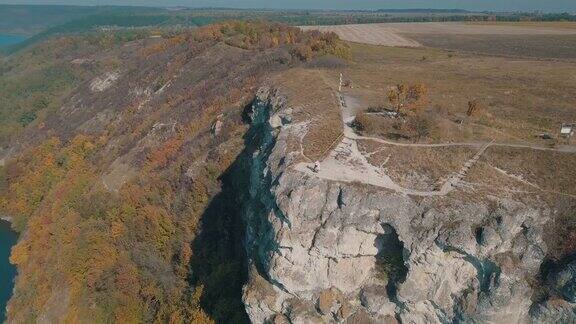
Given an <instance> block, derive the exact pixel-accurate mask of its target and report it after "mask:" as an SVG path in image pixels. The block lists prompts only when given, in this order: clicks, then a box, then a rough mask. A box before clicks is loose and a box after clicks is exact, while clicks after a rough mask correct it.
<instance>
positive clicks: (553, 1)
mask: <svg viewBox="0 0 576 324" xmlns="http://www.w3.org/2000/svg"><path fill="white" fill-rule="evenodd" d="M98 3H99V4H101V5H137V6H154V7H159V6H167V7H168V6H170V7H171V6H186V7H228V8H271V9H340V10H342V9H381V8H383V9H398V8H433V9H441V8H450V9H467V10H481V11H484V10H490V11H532V10H542V11H547V12H559V11H568V12H576V0H0V4H69V5H96V4H98Z"/></svg>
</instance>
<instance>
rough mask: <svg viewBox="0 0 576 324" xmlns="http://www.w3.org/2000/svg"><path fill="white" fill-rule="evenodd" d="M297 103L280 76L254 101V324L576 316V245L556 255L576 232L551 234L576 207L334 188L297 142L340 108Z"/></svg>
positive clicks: (250, 300)
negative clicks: (314, 121) (313, 122)
mask: <svg viewBox="0 0 576 324" xmlns="http://www.w3.org/2000/svg"><path fill="white" fill-rule="evenodd" d="M325 91H327V92H328V93H329V92H330V91H331V90H330V89H329V88H328V89H326V90H325ZM317 93H318V92H317ZM294 95H295V93H294V89H291V88H290V86H286V85H285V84H283V83H282V82H279V83H277V84H275V85H274V87H273V88H261V89H260V92H259V96H258V100H257V102H256V103H255V104H254V105H253V106H252V130H254V131H255V132H257V135H255V136H256V138H258V139H259V140H255V141H253V143H255V144H256V147H255V148H253V149H252V152H254V153H253V154H252V157H253V161H252V163H251V175H252V176H251V179H252V181H251V182H250V184H249V192H250V198H251V199H250V201H249V202H248V203H247V205H246V206H245V209H244V212H243V214H244V217H245V219H246V222H247V229H246V243H247V251H248V257H249V260H250V273H249V282H248V283H247V285H246V286H245V288H244V302H245V304H246V309H247V312H248V315H249V316H250V319H251V320H252V322H254V323H262V322H267V321H270V322H274V323H325V322H346V323H357V322H361V323H395V322H398V321H400V322H402V323H447V322H493V323H504V322H505V323H526V322H545V323H547V322H550V323H551V322H558V321H561V322H566V321H568V322H569V321H573V320H574V319H575V318H576V304H574V290H573V287H574V284H575V283H576V281H575V280H576V276H575V275H576V273H575V272H574V269H573V267H574V259H573V256H574V249H570V248H567V249H565V250H564V252H562V253H561V254H560V257H561V260H560V261H559V262H552V261H551V259H552V258H554V257H557V256H558V255H555V254H556V251H558V246H566V247H567V246H568V245H570V241H571V239H570V236H568V237H566V236H564V235H565V234H564V233H566V232H565V231H566V229H565V230H557V232H556V235H555V236H557V238H558V239H556V238H553V236H554V235H553V236H550V235H549V234H547V231H549V230H550V229H551V228H557V227H555V226H557V225H555V224H557V223H556V222H558V221H560V222H562V220H559V219H558V217H568V218H570V215H573V212H572V211H568V210H565V211H564V212H561V211H560V212H559V210H558V208H559V207H560V206H562V205H565V206H574V200H573V199H569V198H568V199H564V198H561V199H558V200H546V199H543V197H542V196H538V195H537V196H534V195H527V194H525V193H521V192H518V193H503V192H502V191H501V190H500V188H498V187H494V188H490V189H488V190H478V189H475V188H473V187H470V188H467V187H459V188H456V189H455V190H454V191H451V192H449V193H446V195H441V196H429V197H418V196H415V195H410V194H405V193H403V192H401V191H396V190H387V189H383V188H378V187H375V186H371V185H367V184H364V183H361V182H346V181H344V180H343V181H331V180H326V179H325V178H324V177H322V176H321V174H320V173H322V168H323V167H328V166H324V164H323V163H322V164H320V168H321V170H320V171H319V172H318V173H315V172H312V171H310V172H307V171H303V170H301V169H300V168H298V167H297V166H298V165H301V163H306V162H307V163H308V165H313V163H310V162H311V161H309V160H308V161H307V159H306V157H305V156H304V154H303V150H302V148H301V146H299V145H294V144H293V143H294V142H295V143H298V142H301V141H302V139H303V138H306V136H307V135H308V133H309V132H310V131H312V130H313V129H312V128H309V127H308V126H307V125H308V123H309V118H310V115H311V118H314V116H315V113H314V111H322V113H327V112H329V111H334V110H336V111H337V109H338V103H337V102H338V101H337V100H336V98H335V97H334V99H333V100H332V104H331V105H328V106H315V107H314V108H313V109H310V108H307V106H308V105H307V104H306V103H302V102H295V101H294V100H293V98H295V96H294ZM303 112H308V113H309V114H308V115H307V116H308V118H302V116H303V115H306V114H303ZM316 114H318V112H316ZM341 127H342V126H341ZM324 130H327V129H324ZM315 131H317V130H315ZM332 147H335V150H337V149H338V146H332ZM350 167H354V166H353V164H351V165H350ZM312 168H313V167H312V166H310V170H312ZM543 195H544V193H543ZM561 215H564V216H561ZM568 231H571V230H569V229H568Z"/></svg>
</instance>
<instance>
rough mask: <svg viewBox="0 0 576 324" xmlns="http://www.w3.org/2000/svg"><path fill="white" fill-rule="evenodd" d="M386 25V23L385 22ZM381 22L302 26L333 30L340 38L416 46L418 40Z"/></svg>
mask: <svg viewBox="0 0 576 324" xmlns="http://www.w3.org/2000/svg"><path fill="white" fill-rule="evenodd" d="M386 25H388V24H386ZM386 25H383V24H362V25H334V26H303V27H300V28H302V29H303V30H320V31H323V32H334V33H336V34H337V35H338V36H339V37H340V38H341V39H343V40H346V41H349V42H355V43H363V44H372V45H384V46H400V47H418V46H420V44H418V42H416V41H414V40H412V39H410V38H408V37H404V36H402V35H400V34H398V33H397V32H396V31H395V30H394V29H392V28H387V27H386Z"/></svg>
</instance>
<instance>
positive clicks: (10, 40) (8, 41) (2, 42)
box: [0, 34, 26, 48]
mask: <svg viewBox="0 0 576 324" xmlns="http://www.w3.org/2000/svg"><path fill="white" fill-rule="evenodd" d="M25 39H26V37H24V36H19V35H4V34H0V48H1V47H4V46H8V45H14V44H18V43H20V42H23V41H24V40H25Z"/></svg>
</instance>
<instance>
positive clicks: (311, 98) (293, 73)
mask: <svg viewBox="0 0 576 324" xmlns="http://www.w3.org/2000/svg"><path fill="white" fill-rule="evenodd" d="M322 73H323V71H319V70H307V69H292V70H289V71H285V72H282V73H281V74H279V75H277V76H276V77H275V78H274V81H275V82H276V83H277V84H278V86H279V87H280V89H281V90H282V92H284V93H285V94H286V95H287V97H288V104H289V105H290V106H291V107H293V108H294V118H295V122H303V121H310V125H309V128H308V133H307V134H306V135H305V136H304V139H303V150H304V152H303V153H304V155H305V156H306V157H308V158H309V159H311V160H313V161H315V160H321V159H322V158H323V156H325V155H326V154H327V153H328V152H329V150H330V149H331V147H332V146H333V145H334V144H335V143H337V140H338V139H339V137H340V136H341V135H342V131H343V128H342V117H341V115H340V107H339V105H338V102H337V100H336V97H335V94H334V91H333V89H334V87H335V85H329V84H328V83H326V81H325V80H326V79H325V78H323V75H322Z"/></svg>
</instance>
